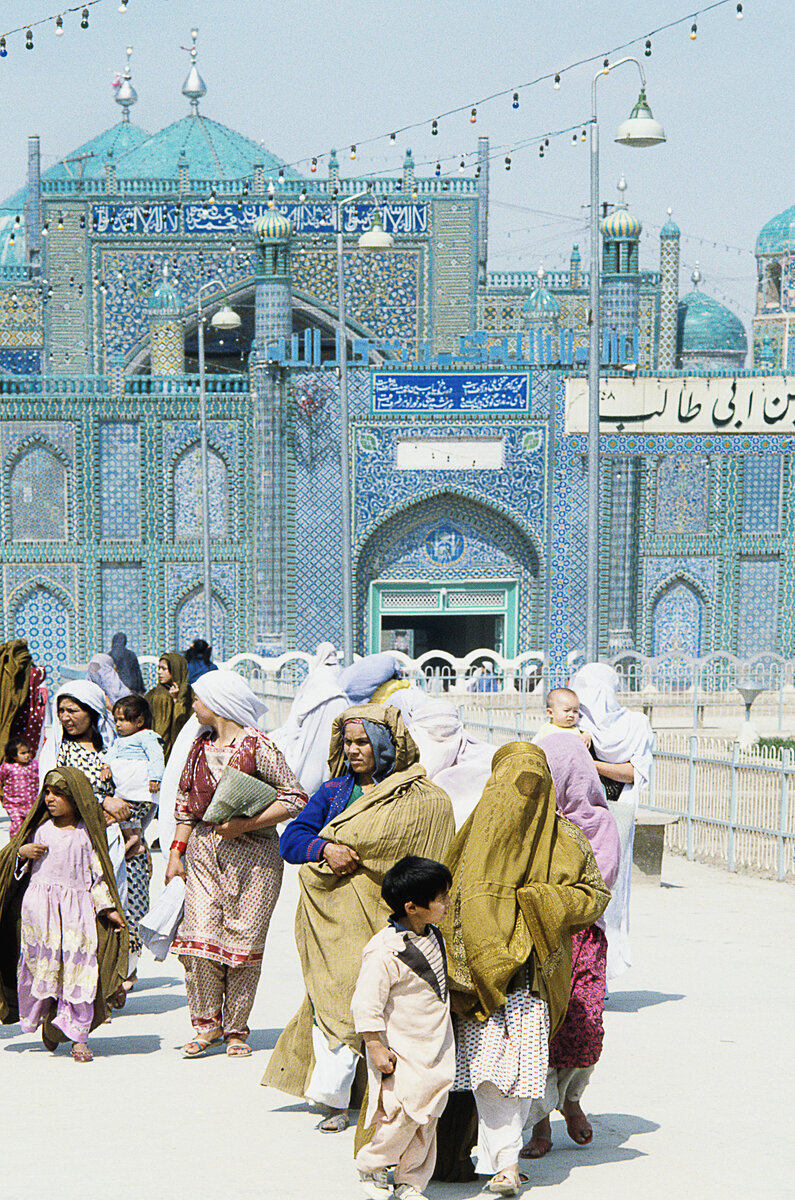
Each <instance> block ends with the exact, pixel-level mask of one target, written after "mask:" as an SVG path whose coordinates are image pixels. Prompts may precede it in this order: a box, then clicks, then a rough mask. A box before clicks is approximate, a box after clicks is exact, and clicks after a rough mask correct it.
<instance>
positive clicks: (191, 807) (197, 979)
mask: <svg viewBox="0 0 795 1200" xmlns="http://www.w3.org/2000/svg"><path fill="white" fill-rule="evenodd" d="M193 709H194V712H195V714H196V717H197V718H198V721H199V722H200V727H199V729H198V734H197V736H195V737H194V740H193V743H192V745H191V746H190V749H189V751H188V754H187V759H186V760H185V763H184V766H183V768H182V773H181V776H180V780H179V786H178V789H177V796H176V805H175V818H176V833H175V837H174V840H173V842H172V843H171V846H170V850H169V857H168V866H167V868H166V882H167V883H168V882H169V880H171V879H173V878H175V877H176V876H181V877H182V878H184V880H185V886H186V891H185V914H184V916H183V918H182V922H181V924H180V926H179V929H178V930H177V936H176V938H175V939H174V943H173V946H172V951H173V952H174V953H175V954H178V955H179V959H180V962H181V963H182V965H183V967H184V968H185V984H186V988H187V992H188V1007H189V1009H190V1016H191V1022H192V1024H193V1029H194V1037H193V1038H192V1040H191V1041H189V1042H187V1043H186V1045H185V1046H184V1047H183V1054H184V1055H185V1056H186V1057H187V1058H197V1057H198V1056H199V1055H201V1054H204V1053H205V1052H206V1051H207V1050H208V1048H209V1047H210V1046H211V1045H212V1044H213V1043H215V1042H221V1041H222V1040H223V1041H225V1042H226V1052H227V1054H228V1055H230V1056H231V1057H242V1056H244V1055H249V1054H250V1053H251V1049H250V1047H249V1046H248V1044H247V1039H248V1034H249V1028H248V1018H249V1014H250V1012H251V1008H252V1006H253V1004H254V996H255V994H256V990H257V983H258V982H259V976H260V971H261V969H262V955H263V951H264V948H265V937H266V935H267V932H268V925H269V923H270V918H271V914H272V913H273V909H274V907H275V904H276V901H277V899H278V897H279V891H280V889H281V882H282V874H283V871H284V863H283V862H282V858H281V856H280V854H279V843H278V841H277V840H276V838H275V837H273V838H263V837H256V836H252V835H253V834H256V833H257V832H259V831H261V830H265V829H269V828H274V827H275V826H276V825H277V824H278V822H279V821H283V820H285V818H287V817H292V816H295V815H296V813H298V812H300V810H301V809H302V808H303V807H304V805H305V804H306V800H307V797H306V793H305V792H304V791H303V790H302V788H301V785H300V784H299V782H298V780H297V779H296V778H295V775H294V774H293V772H292V771H291V770H290V768H289V766H288V765H287V763H286V761H285V759H284V756H283V755H282V753H281V751H280V750H277V748H276V747H275V746H274V744H273V742H271V740H270V739H269V738H267V737H266V736H265V734H264V733H261V732H260V731H259V729H257V721H258V720H259V718H260V717H261V715H262V713H263V712H264V711H265V705H264V704H263V703H262V701H261V700H259V699H258V698H257V697H256V696H255V695H254V693H253V692H252V691H251V688H250V687H249V686H248V684H247V683H246V681H245V680H244V679H243V678H242V677H241V676H240V675H238V674H237V673H236V672H235V671H209V672H207V674H205V675H202V676H201V677H200V678H199V679H197V680H196V682H195V684H194V700H193ZM187 728H188V727H187V726H186V730H185V731H183V732H186V731H187ZM174 750H175V751H176V750H177V747H176V746H175V747H174ZM173 756H174V755H173V753H172V758H173ZM227 768H229V769H230V770H231V769H234V770H236V771H240V772H242V773H243V774H245V775H251V776H254V777H255V778H257V779H260V780H262V781H264V782H265V783H269V784H270V785H271V786H272V787H274V788H275V789H276V800H275V801H274V802H273V804H271V805H270V806H269V807H268V808H266V809H265V810H264V811H263V812H261V813H260V814H259V815H258V816H256V817H230V818H229V820H227V821H224V822H223V823H221V824H217V825H212V824H209V823H208V822H206V821H204V820H203V817H204V814H205V813H206V812H207V809H208V807H209V805H210V801H211V800H212V798H213V795H214V793H215V790H216V788H217V786H218V784H219V783H220V780H221V776H222V775H223V773H224V771H225V770H226V769H227ZM274 832H275V829H274ZM161 836H162V834H161ZM161 844H162V843H161ZM162 848H163V850H164V851H165V846H162Z"/></svg>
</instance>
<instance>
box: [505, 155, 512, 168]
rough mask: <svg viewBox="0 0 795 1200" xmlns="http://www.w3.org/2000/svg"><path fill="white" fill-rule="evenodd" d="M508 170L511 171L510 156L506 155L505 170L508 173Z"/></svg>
mask: <svg viewBox="0 0 795 1200" xmlns="http://www.w3.org/2000/svg"><path fill="white" fill-rule="evenodd" d="M510 169H511V156H510V154H506V155H505V170H506V171H510Z"/></svg>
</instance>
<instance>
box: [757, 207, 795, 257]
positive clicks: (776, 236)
mask: <svg viewBox="0 0 795 1200" xmlns="http://www.w3.org/2000/svg"><path fill="white" fill-rule="evenodd" d="M793 245H795V204H793V206H792V208H785V209H784V211H783V212H780V213H779V214H778V216H777V217H773V218H772V219H771V220H769V221H768V222H767V224H766V225H763V226H762V229H761V231H760V234H759V237H758V238H757V239H756V252H757V254H779V253H780V252H781V251H782V250H787V249H788V248H790V247H791V246H793Z"/></svg>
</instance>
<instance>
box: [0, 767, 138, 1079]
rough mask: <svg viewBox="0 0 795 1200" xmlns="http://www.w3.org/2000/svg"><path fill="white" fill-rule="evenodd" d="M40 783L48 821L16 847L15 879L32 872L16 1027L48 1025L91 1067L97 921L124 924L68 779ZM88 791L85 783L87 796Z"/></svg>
mask: <svg viewBox="0 0 795 1200" xmlns="http://www.w3.org/2000/svg"><path fill="white" fill-rule="evenodd" d="M74 774H78V773H77V772H74ZM44 782H45V786H44V793H43V801H44V804H45V806H46V808H47V811H48V813H49V819H45V820H44V821H42V823H41V824H40V825H39V826H38V828H37V829H36V831H35V833H34V835H33V839H32V841H29V842H27V843H26V844H25V845H22V846H20V847H19V850H18V852H17V864H16V871H15V877H16V878H17V879H21V878H23V877H24V875H25V874H26V873H28V872H30V881H29V883H28V886H27V888H26V891H25V895H24V898H23V900H22V911H21V920H20V956H19V972H18V980H17V995H18V999H19V1021H20V1024H21V1026H22V1028H23V1029H24V1030H25V1031H26V1032H28V1033H32V1032H33V1031H34V1030H36V1029H38V1027H39V1026H40V1025H44V1023H45V1022H46V1021H47V1020H48V1019H49V1021H50V1022H51V1024H52V1025H53V1026H55V1027H56V1029H57V1030H60V1032H61V1033H63V1034H65V1035H66V1037H67V1038H69V1040H70V1041H71V1042H72V1043H73V1046H72V1055H73V1057H74V1059H75V1061H77V1062H90V1061H91V1058H92V1054H91V1051H90V1050H89V1048H88V1044H87V1043H88V1034H89V1031H90V1029H91V1026H92V1024H93V1023H94V1018H95V1011H94V1009H95V1001H96V997H97V985H98V982H99V968H98V963H97V947H98V940H99V939H98V931H97V916H98V915H99V914H100V913H101V914H102V915H103V917H104V919H105V920H106V921H107V922H108V923H109V924H110V925H112V926H115V927H116V928H117V929H121V928H123V926H124V920H123V918H122V917H121V915H120V913H119V911H118V908H117V907H116V904H115V903H114V896H113V894H112V890H111V886H109V883H108V880H107V879H106V877H105V872H104V871H103V867H102V863H101V861H100V857H99V855H98V853H97V850H96V848H95V846H94V844H93V842H92V838H91V836H90V835H89V832H88V829H87V828H86V826H85V824H84V823H83V821H82V820H81V819H80V813H79V812H78V808H77V805H76V803H75V801H74V799H73V797H72V795H71V791H70V786H69V785H70V778H69V776H68V775H66V773H65V772H63V771H58V770H56V771H51V772H50V773H49V774H48V775H47V776H46V778H45V781H44ZM88 786H89V785H88V782H87V781H86V783H85V788H86V791H87V792H88ZM42 1038H43V1041H44V1044H45V1046H46V1047H47V1049H48V1050H54V1049H55V1048H56V1046H57V1042H55V1041H53V1040H52V1039H51V1038H49V1037H48V1035H47V1032H46V1028H45V1029H43V1030H42Z"/></svg>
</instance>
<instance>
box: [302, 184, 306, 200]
mask: <svg viewBox="0 0 795 1200" xmlns="http://www.w3.org/2000/svg"><path fill="white" fill-rule="evenodd" d="M301 200H302V201H303V200H306V184H304V186H303V187H302V188H301Z"/></svg>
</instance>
